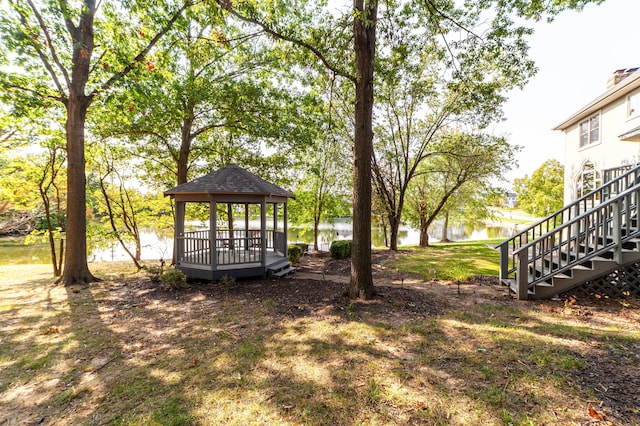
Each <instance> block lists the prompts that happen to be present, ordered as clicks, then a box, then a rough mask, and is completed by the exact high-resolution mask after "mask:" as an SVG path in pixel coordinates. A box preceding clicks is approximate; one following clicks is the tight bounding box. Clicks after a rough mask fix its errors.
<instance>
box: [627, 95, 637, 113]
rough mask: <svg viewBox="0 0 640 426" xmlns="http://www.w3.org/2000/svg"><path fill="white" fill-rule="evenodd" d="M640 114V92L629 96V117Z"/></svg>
mask: <svg viewBox="0 0 640 426" xmlns="http://www.w3.org/2000/svg"><path fill="white" fill-rule="evenodd" d="M638 115H640V93H636V94H635V95H631V96H629V97H628V98H627V117H629V118H632V117H637V116H638Z"/></svg>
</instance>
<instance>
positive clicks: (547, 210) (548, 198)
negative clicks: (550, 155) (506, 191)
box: [513, 160, 564, 216]
mask: <svg viewBox="0 0 640 426" xmlns="http://www.w3.org/2000/svg"><path fill="white" fill-rule="evenodd" d="M513 188H514V191H515V192H516V194H517V196H518V207H519V208H521V209H522V210H524V211H525V212H527V213H530V214H533V215H536V216H548V215H550V214H551V213H553V212H555V211H557V210H559V209H560V208H562V205H563V202H564V200H563V196H564V167H563V166H562V164H561V163H560V162H559V161H558V160H547V161H545V162H544V163H543V164H542V165H541V166H540V167H538V168H537V169H536V170H535V171H534V172H533V174H532V175H531V177H529V176H527V175H525V176H524V177H523V178H520V179H515V180H514V181H513Z"/></svg>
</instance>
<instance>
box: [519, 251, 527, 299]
mask: <svg viewBox="0 0 640 426" xmlns="http://www.w3.org/2000/svg"><path fill="white" fill-rule="evenodd" d="M528 254H529V251H528V250H522V251H520V252H519V253H518V271H517V273H516V280H517V289H518V295H517V296H518V300H527V299H528V298H529V279H528V278H529V259H528Z"/></svg>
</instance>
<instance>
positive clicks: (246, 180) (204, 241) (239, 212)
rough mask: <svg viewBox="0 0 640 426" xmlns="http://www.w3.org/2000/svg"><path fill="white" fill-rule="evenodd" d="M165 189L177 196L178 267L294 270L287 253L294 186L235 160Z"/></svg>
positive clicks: (187, 270) (248, 273)
mask: <svg viewBox="0 0 640 426" xmlns="http://www.w3.org/2000/svg"><path fill="white" fill-rule="evenodd" d="M164 195H165V196H171V198H172V199H173V200H174V201H175V234H174V260H175V262H176V268H177V269H179V270H181V271H182V272H184V274H185V275H187V276H188V277H190V278H198V279H206V280H212V281H215V280H219V279H220V278H223V277H225V276H229V277H233V278H243V277H259V276H266V275H270V276H276V277H280V276H283V275H286V274H289V273H291V272H293V271H294V269H293V268H292V267H291V265H290V263H289V261H288V259H287V201H288V200H289V198H295V196H294V195H293V194H292V193H291V192H289V191H287V190H285V189H282V188H280V187H279V186H277V185H274V184H272V183H269V182H267V181H266V180H264V179H262V178H260V177H258V176H256V175H254V174H252V173H249V172H248V171H246V170H245V169H243V168H241V167H238V166H237V165H230V166H227V167H225V168H223V169H220V170H217V171H215V172H213V173H210V174H208V175H205V176H202V177H199V178H197V179H194V180H192V181H190V182H187V183H183V184H181V185H178V186H176V187H174V188H172V189H170V190H168V191H165V192H164ZM198 225H199V226H198ZM203 228H204V229H203Z"/></svg>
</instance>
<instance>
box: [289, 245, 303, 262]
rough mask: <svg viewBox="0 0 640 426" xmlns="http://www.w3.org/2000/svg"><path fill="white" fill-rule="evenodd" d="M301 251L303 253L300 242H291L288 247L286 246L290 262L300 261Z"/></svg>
mask: <svg viewBox="0 0 640 426" xmlns="http://www.w3.org/2000/svg"><path fill="white" fill-rule="evenodd" d="M305 245H306V244H305ZM307 246H308V245H307ZM302 253H303V248H302V245H301V244H292V245H290V246H289V248H288V258H289V262H291V263H298V262H300V259H301V258H302Z"/></svg>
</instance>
